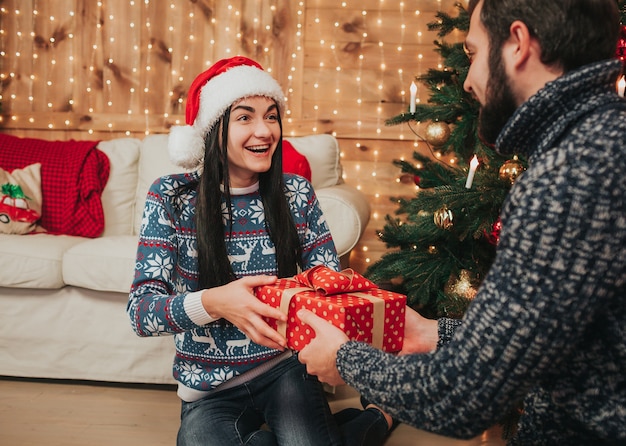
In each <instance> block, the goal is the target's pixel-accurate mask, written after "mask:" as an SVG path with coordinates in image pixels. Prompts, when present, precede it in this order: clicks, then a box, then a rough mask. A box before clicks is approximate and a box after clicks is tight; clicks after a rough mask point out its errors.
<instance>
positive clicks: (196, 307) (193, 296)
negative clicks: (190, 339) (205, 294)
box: [183, 291, 217, 326]
mask: <svg viewBox="0 0 626 446" xmlns="http://www.w3.org/2000/svg"><path fill="white" fill-rule="evenodd" d="M183 307H184V308H185V313H187V316H189V319H191V321H192V322H193V323H194V324H196V325H199V326H202V325H206V324H209V323H211V322H215V321H216V320H217V319H216V318H214V317H213V316H211V315H210V314H209V313H207V311H206V310H205V309H204V306H203V305H202V291H194V292H193V293H189V294H187V297H185V302H184V304H183Z"/></svg>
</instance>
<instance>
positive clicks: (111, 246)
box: [63, 235, 137, 293]
mask: <svg viewBox="0 0 626 446" xmlns="http://www.w3.org/2000/svg"><path fill="white" fill-rule="evenodd" d="M136 255H137V237H136V236H134V235H114V236H110V237H100V238H96V239H90V240H86V241H84V242H83V243H80V244H78V245H75V246H73V247H72V248H70V249H68V250H67V251H66V252H65V254H64V256H63V281H64V282H65V284H66V285H73V286H78V287H81V288H89V289H92V290H99V291H117V292H119V293H128V292H129V291H130V285H131V283H132V279H133V271H134V269H135V256H136Z"/></svg>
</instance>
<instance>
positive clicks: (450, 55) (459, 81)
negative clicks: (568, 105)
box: [365, 0, 626, 318]
mask: <svg viewBox="0 0 626 446" xmlns="http://www.w3.org/2000/svg"><path fill="white" fill-rule="evenodd" d="M618 5H619V8H620V13H621V19H622V21H621V23H622V25H623V24H624V23H626V0H620V1H618ZM456 8H457V13H456V15H455V16H452V15H450V14H447V13H445V12H442V11H440V12H438V13H437V15H436V20H435V21H433V22H431V23H429V25H428V26H429V29H430V30H434V31H437V36H438V39H439V40H436V41H435V42H434V44H435V51H436V52H438V53H439V54H440V55H441V57H442V59H443V61H444V64H443V66H444V68H443V69H441V70H437V69H430V70H428V71H427V73H426V74H425V75H423V76H420V77H418V78H417V79H416V80H417V81H418V82H420V83H422V84H423V85H425V86H426V87H427V88H428V91H429V93H430V98H429V101H428V103H426V104H414V102H413V101H412V102H413V103H412V104H411V105H410V106H409V109H408V110H407V112H405V113H402V114H400V115H398V116H395V117H393V118H391V119H389V120H388V121H387V125H399V124H404V123H407V124H408V125H409V127H410V128H411V129H412V130H413V131H414V133H415V134H416V136H417V137H418V138H419V139H420V140H421V141H423V142H424V143H425V144H427V145H428V148H429V149H430V150H431V152H433V153H432V154H433V156H424V155H422V154H420V153H418V152H414V153H413V159H414V162H409V161H406V160H395V161H394V162H393V163H394V165H397V166H398V167H400V169H401V171H402V172H403V174H405V175H406V174H408V175H412V176H413V178H414V179H415V183H416V184H417V185H418V186H419V190H418V192H417V193H416V195H415V196H414V197H413V198H411V199H406V198H401V197H398V198H392V199H393V200H394V201H397V203H398V209H397V210H396V216H390V215H387V216H386V224H385V226H384V228H383V229H382V230H381V231H379V233H378V235H379V237H380V239H381V240H382V241H383V242H384V243H385V244H386V246H387V247H388V248H391V249H390V251H389V252H388V253H386V254H385V255H383V256H382V257H381V259H380V260H378V261H377V262H376V263H374V264H373V265H371V266H370V267H369V268H368V269H367V271H366V272H365V275H366V276H367V277H368V278H369V279H370V280H372V281H374V282H376V283H384V284H386V286H387V287H389V288H390V289H392V290H393V291H397V292H399V293H402V294H406V295H407V298H408V304H409V305H410V306H411V307H413V308H414V309H415V310H417V311H419V312H420V313H421V314H423V315H424V316H426V317H432V318H436V317H453V318H457V317H461V316H462V315H463V314H464V313H465V310H466V308H467V306H468V305H469V303H470V302H471V300H472V298H473V297H474V295H475V294H476V291H477V289H478V287H479V285H480V283H481V281H482V280H483V278H484V277H485V275H486V273H487V271H488V270H489V267H490V266H491V263H492V262H493V259H494V257H495V249H496V245H497V243H498V237H499V225H500V220H499V213H500V209H501V206H502V203H503V201H504V199H505V197H506V195H507V194H508V192H509V189H510V187H511V185H512V184H513V182H514V181H515V179H516V178H517V176H518V175H519V174H521V173H522V172H523V170H524V169H525V166H526V161H525V160H524V159H521V158H519V159H518V157H517V156H514V157H512V158H504V157H502V156H500V155H499V154H498V153H497V152H496V151H495V150H494V149H493V147H490V146H487V145H485V144H483V143H482V142H481V140H480V139H479V138H478V133H477V123H478V109H479V104H478V102H477V101H476V100H475V99H474V98H473V97H472V96H471V95H470V94H469V93H467V92H466V91H464V89H463V82H464V81H465V78H466V76H467V72H468V69H469V59H468V58H467V56H466V54H465V51H464V48H463V43H462V42H460V41H457V42H453V43H447V42H446V41H445V40H444V38H445V37H446V36H449V35H450V34H451V33H453V32H454V31H459V32H460V34H461V35H463V36H464V35H465V33H466V32H467V30H468V28H469V15H468V13H467V11H466V10H465V9H464V7H463V6H462V5H461V4H460V3H459V4H457V5H456ZM625 45H626V27H624V26H622V29H621V35H620V43H619V45H618V49H617V54H616V56H617V57H619V58H621V59H622V60H624V56H625V55H626V52H625ZM415 123H424V126H425V132H424V135H423V136H422V135H420V134H419V132H417V131H416V130H415V128H417V126H416V125H414V124H415ZM435 151H437V152H438V153H439V154H440V155H453V157H454V159H455V161H456V162H455V163H454V164H452V163H444V162H443V161H441V158H443V156H435V153H434V152H435Z"/></svg>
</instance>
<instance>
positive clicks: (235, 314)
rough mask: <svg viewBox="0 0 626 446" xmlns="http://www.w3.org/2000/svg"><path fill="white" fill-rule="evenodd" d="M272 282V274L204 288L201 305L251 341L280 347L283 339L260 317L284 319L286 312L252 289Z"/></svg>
mask: <svg viewBox="0 0 626 446" xmlns="http://www.w3.org/2000/svg"><path fill="white" fill-rule="evenodd" d="M273 283H276V277H275V276H263V275H261V276H247V277H242V278H241V279H238V280H235V281H233V282H230V283H228V284H226V285H223V286H219V287H215V288H210V289H208V290H204V292H203V293H202V305H203V306H204V309H205V310H206V311H207V313H209V314H210V315H211V316H213V317H214V318H224V319H226V320H228V321H230V322H231V323H233V324H234V325H235V326H236V327H237V328H239V329H240V330H241V331H243V332H244V333H245V334H246V336H248V337H249V338H250V339H252V341H253V342H255V343H257V344H260V345H264V346H265V347H269V348H275V349H278V350H284V349H285V348H286V347H287V340H286V339H285V337H284V336H282V335H281V334H279V333H278V332H277V331H276V330H274V329H273V328H272V327H270V326H269V325H268V324H267V322H265V320H264V319H263V318H270V319H278V320H279V321H283V322H284V321H286V320H287V315H285V314H283V313H282V312H281V311H280V310H279V309H278V308H274V307H271V306H269V305H267V304H265V303H263V302H261V301H260V300H259V299H257V298H256V296H255V295H254V288H255V287H258V286H263V285H271V284H273Z"/></svg>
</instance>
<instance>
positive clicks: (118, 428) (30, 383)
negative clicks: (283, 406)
mask: <svg viewBox="0 0 626 446" xmlns="http://www.w3.org/2000/svg"><path fill="white" fill-rule="evenodd" d="M329 399H330V403H331V408H332V409H333V410H334V411H336V410H340V409H342V408H344V407H358V404H359V403H358V397H357V396H356V393H355V392H354V391H353V390H352V389H350V388H347V387H341V388H338V389H336V393H335V394H334V395H332V394H329ZM179 415H180V402H179V400H178V397H177V396H176V391H175V389H174V387H172V386H136V385H121V384H110V383H94V382H72V381H50V380H28V379H18V378H0V445H2V446H40V445H45V446H131V445H132V446H136V445H150V446H173V445H175V444H176V432H177V429H178V424H179ZM500 437H501V435H500V431H499V430H498V429H497V428H494V429H491V430H489V431H487V432H485V433H484V434H483V435H481V436H479V437H477V438H475V439H473V440H468V441H461V440H452V439H447V438H443V437H440V436H436V435H433V434H430V433H427V432H423V431H419V430H417V429H413V428H411V427H409V426H406V425H401V426H400V427H398V429H397V430H396V431H394V433H393V435H392V436H391V437H390V438H389V440H388V441H387V443H386V445H385V446H408V445H427V446H478V445H482V446H501V445H503V444H504V443H503V442H502V440H501V438H500ZM294 446H297V445H294Z"/></svg>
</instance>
